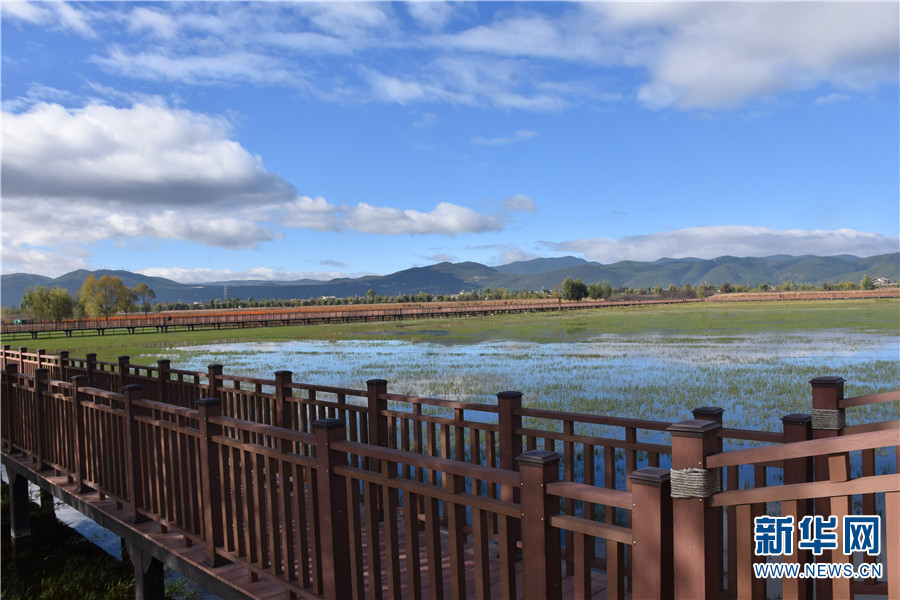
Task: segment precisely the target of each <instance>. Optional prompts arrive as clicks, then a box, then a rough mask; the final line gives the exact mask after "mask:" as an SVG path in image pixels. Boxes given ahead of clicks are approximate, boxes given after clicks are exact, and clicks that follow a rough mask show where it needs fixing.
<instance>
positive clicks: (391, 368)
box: [159, 331, 900, 430]
mask: <svg viewBox="0 0 900 600" xmlns="http://www.w3.org/2000/svg"><path fill="white" fill-rule="evenodd" d="M898 357H900V336H892V335H867V334H861V333H857V332H852V333H849V332H846V331H827V332H821V331H817V332H810V333H790V334H783V335H772V334H765V335H750V336H728V337H716V336H677V337H669V336H661V335H637V336H635V335H628V336H623V335H612V334H604V335H599V336H596V337H592V338H588V339H585V340H584V341H580V342H571V343H565V344H562V343H537V342H524V341H509V340H494V341H488V342H481V343H475V344H454V345H449V344H445V343H441V342H439V341H431V342H419V343H413V342H410V341H407V340H402V339H400V340H389V341H383V340H376V341H371V340H346V341H302V340H301V341H291V342H283V343H271V342H266V343H252V342H243V343H235V344H216V345H208V346H190V347H182V348H174V349H172V348H170V349H168V350H167V351H166V355H165V356H163V355H160V356H159V358H170V359H172V366H173V367H174V368H179V369H187V370H196V371H205V370H206V368H207V366H208V365H209V364H213V363H218V364H222V365H224V369H225V372H226V373H228V374H235V375H250V376H256V377H264V378H271V377H272V373H274V372H275V371H278V370H283V369H286V370H291V371H293V372H294V381H298V382H303V383H310V384H319V385H331V386H338V387H349V388H356V389H363V388H365V381H366V380H367V379H372V378H380V379H387V380H388V382H389V384H388V389H389V391H391V392H393V393H400V394H409V395H420V396H428V397H437V398H445V399H449V400H463V401H470V402H487V403H494V402H495V401H496V400H495V394H496V393H497V392H499V391H503V390H519V391H521V392H522V393H523V395H524V397H523V400H524V403H525V405H527V406H532V407H539V408H547V409H559V410H568V411H574V412H586V413H595V414H611V415H619V416H630V417H640V418H648V419H657V420H668V421H676V420H681V419H685V418H690V413H691V410H692V409H693V408H696V407H698V406H721V407H722V408H724V409H725V411H726V412H725V424H726V426H733V427H745V428H756V429H768V430H780V428H781V422H780V417H781V416H783V415H785V414H789V413H793V412H809V402H810V386H809V383H808V382H809V380H810V379H812V378H814V377H817V376H821V375H840V376H842V377H844V378H845V379H846V380H847V383H846V384H845V395H846V396H848V397H851V396H858V395H864V394H870V393H877V392H881V391H888V390H894V389H900V360H898ZM897 414H898V409H897V405H896V403H892V404H887V405H881V406H878V407H874V408H866V409H852V410H850V411H848V420H849V422H850V423H853V422H857V421H859V420H863V419H871V418H877V419H879V420H881V419H888V418H897Z"/></svg>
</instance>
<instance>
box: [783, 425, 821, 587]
mask: <svg viewBox="0 0 900 600" xmlns="http://www.w3.org/2000/svg"><path fill="white" fill-rule="evenodd" d="M781 423H782V430H783V432H784V443H785V444H792V443H794V442H802V441H806V440H810V439H812V417H811V416H810V415H801V414H791V415H786V416H784V417H782V418H781ZM812 478H813V470H812V459H811V458H810V457H804V458H792V459H788V460H785V461H784V484H785V485H790V484H794V483H807V482H809V481H812V480H813V479H812ZM811 511H812V502H811V501H810V500H785V501H784V502H782V503H781V514H782V516H784V517H789V516H792V517H794V523H799V522H800V519H802V518H803V517H805V516H806V515H809V514H811ZM781 560H782V562H796V563H800V564H805V563H809V562H812V561H811V560H810V555H809V550H801V549H799V548H794V551H793V552H792V553H791V555H790V556H785V557H783V558H782V559H781ZM782 586H783V588H782V589H783V590H784V597H785V598H806V597H807V588H808V587H809V583H808V581H807V580H806V579H803V578H802V577H785V578H784V579H783V580H782Z"/></svg>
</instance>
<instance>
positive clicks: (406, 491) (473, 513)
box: [0, 346, 900, 599]
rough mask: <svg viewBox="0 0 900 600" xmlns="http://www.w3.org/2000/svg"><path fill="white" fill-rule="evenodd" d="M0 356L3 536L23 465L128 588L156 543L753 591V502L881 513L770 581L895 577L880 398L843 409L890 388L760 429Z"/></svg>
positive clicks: (384, 568)
mask: <svg viewBox="0 0 900 600" xmlns="http://www.w3.org/2000/svg"><path fill="white" fill-rule="evenodd" d="M0 365H2V368H3V371H2V393H3V402H2V404H0V407H2V415H0V426H2V428H0V434H2V435H0V442H2V462H3V464H4V466H5V467H6V469H7V472H8V473H9V475H10V479H11V481H10V483H11V493H10V498H11V504H10V511H11V517H12V518H11V531H12V535H13V538H14V539H17V540H18V539H22V538H24V537H27V535H28V533H29V526H30V525H29V516H28V498H27V485H26V484H27V482H28V481H30V482H33V483H35V484H37V485H39V486H40V487H41V488H43V489H45V490H47V491H49V492H51V493H52V494H54V495H55V496H56V497H57V498H59V499H61V500H63V501H64V502H66V503H68V504H70V505H71V506H73V507H75V508H76V509H78V510H80V511H82V512H83V513H84V514H86V515H88V516H90V517H91V518H93V519H94V520H96V521H97V522H99V523H100V524H101V525H103V526H105V527H107V528H109V529H111V530H112V531H113V532H114V533H116V534H117V535H120V536H122V537H123V539H124V541H125V543H126V545H127V547H128V549H129V555H130V556H131V558H132V561H133V562H134V565H135V575H136V580H137V584H138V593H139V595H140V596H141V597H144V598H157V597H162V566H163V564H167V565H169V566H171V567H173V568H175V569H177V570H178V571H180V572H181V573H183V574H185V575H186V576H188V577H191V578H193V579H195V580H196V581H197V582H198V583H200V584H201V585H203V586H204V587H206V588H207V589H210V590H211V591H213V592H214V593H217V594H219V595H221V596H223V597H226V598H260V599H262V598H329V599H331V598H334V599H337V598H340V599H343V598H364V597H365V598H383V597H392V598H401V597H414V598H420V597H434V598H469V597H471V598H479V599H480V598H492V597H493V598H513V599H514V598H561V597H567V598H589V597H597V598H628V597H631V598H663V597H676V598H716V597H739V598H760V597H765V592H766V591H765V589H764V588H765V583H766V580H765V579H762V578H760V577H757V576H756V575H755V572H754V565H757V564H766V557H765V556H758V555H757V553H758V551H759V550H760V547H761V546H760V544H762V547H763V549H764V550H765V549H766V548H767V547H768V546H773V547H774V546H775V545H776V542H775V540H774V537H772V536H769V537H766V536H762V537H759V539H757V534H759V533H760V530H759V525H758V523H757V522H755V521H754V518H755V517H757V516H773V515H778V516H779V519H787V518H790V519H791V521H790V522H791V523H792V524H793V523H799V522H800V521H801V520H802V519H803V517H805V516H808V517H809V518H813V517H814V516H816V515H818V516H821V517H826V516H834V517H835V519H836V520H837V521H841V522H844V523H847V522H849V523H851V524H852V523H855V522H857V521H853V519H861V521H858V522H861V523H863V524H864V525H865V524H868V523H873V522H874V518H875V517H874V516H875V515H880V517H881V518H883V528H881V529H878V534H877V535H878V537H877V542H878V544H877V549H876V550H877V551H875V552H873V553H872V555H871V556H870V555H869V553H868V552H865V551H860V552H859V553H858V554H850V555H848V554H846V553H845V552H844V551H843V548H842V547H840V546H839V545H838V542H837V537H836V538H835V543H834V545H833V546H832V545H829V543H828V538H827V536H825V537H823V538H822V540H821V542H822V545H824V546H826V547H825V549H824V551H823V552H822V553H821V554H819V555H813V554H812V553H811V552H810V551H809V550H807V549H805V547H803V546H801V545H800V544H798V543H793V542H790V543H789V544H788V543H785V544H784V545H785V546H788V545H789V546H790V547H786V548H780V547H779V548H778V549H779V550H782V549H783V550H784V552H783V553H780V552H779V553H776V554H777V556H775V557H774V560H775V561H776V563H778V564H784V565H787V566H790V565H801V566H806V565H812V566H813V567H815V566H816V565H824V566H826V568H827V565H831V564H838V565H851V567H850V568H851V569H855V571H854V574H859V575H861V576H860V577H857V578H830V577H829V578H822V579H809V578H801V577H791V576H784V577H783V578H782V581H781V582H780V586H779V588H780V593H781V594H782V597H783V598H786V599H788V598H806V597H807V590H811V589H812V587H815V593H816V596H817V597H820V598H825V597H828V598H831V597H834V598H850V597H853V595H854V594H880V595H882V596H884V595H887V596H888V597H890V598H896V597H900V536H896V535H894V534H893V533H891V532H896V531H900V476H898V474H897V452H898V446H897V444H898V440H900V421H898V420H892V421H885V422H872V423H858V424H854V425H847V419H846V414H847V412H848V411H850V412H851V413H852V411H853V410H854V408H855V407H858V406H865V405H870V404H876V403H886V402H893V403H897V402H900V391H894V392H887V393H881V394H875V395H871V396H863V397H857V398H844V394H843V390H844V387H843V386H844V380H843V379H842V378H840V377H834V376H827V377H819V378H816V379H814V380H812V381H811V382H810V383H811V402H810V408H809V413H810V414H792V415H786V416H784V418H783V419H782V422H783V428H782V430H781V431H772V432H767V431H753V430H745V429H740V428H733V427H725V426H724V425H725V424H727V422H728V415H727V414H723V410H722V409H720V408H715V407H708V406H707V407H698V408H697V409H695V410H694V413H693V417H694V418H693V419H690V420H686V421H682V422H678V423H669V422H660V421H648V420H638V419H629V418H626V417H621V416H601V415H588V414H576V413H565V412H556V411H547V410H537V409H531V408H527V406H523V401H522V395H521V394H520V393H518V392H515V391H501V392H498V393H497V401H496V403H490V404H480V403H471V402H456V401H448V400H441V399H435V398H421V397H410V396H403V395H398V394H393V393H390V392H389V391H388V382H386V381H384V380H380V379H373V380H370V381H369V382H368V383H367V388H366V389H364V390H354V389H345V388H337V387H328V386H318V385H308V384H304V383H299V382H295V381H293V376H292V373H291V372H290V371H278V372H276V373H275V374H274V376H273V378H271V379H260V378H250V377H241V376H235V375H229V374H226V373H225V372H224V369H223V368H222V367H221V366H219V365H211V366H210V367H209V368H208V370H207V371H204V372H192V371H184V370H179V369H174V368H172V366H171V364H170V362H169V361H167V360H160V361H158V363H157V364H156V365H154V366H142V365H133V364H131V363H130V360H129V359H128V357H121V358H120V359H119V360H118V361H117V362H115V363H108V362H100V361H97V360H96V356H95V355H89V356H87V357H86V358H72V357H69V356H68V355H67V354H62V355H59V356H49V355H46V354H40V353H30V352H28V351H27V350H26V349H19V350H12V349H11V348H9V347H8V346H6V347H4V348H3V349H2V355H0ZM851 420H852V419H851ZM734 441H749V442H753V443H755V444H759V445H760V447H757V448H752V449H742V450H731V451H723V444H730V443H731V442H734ZM813 499H815V503H814V504H813V502H812V501H811V500H813ZM848 519H849V521H848ZM779 523H780V524H781V525H779V526H780V527H785V526H786V525H785V521H779ZM765 531H767V530H765V529H764V530H763V531H762V533H765ZM854 531H856V530H854ZM859 531H863V529H862V528H860V529H859ZM865 531H868V532H869V536H870V538H871V539H870V540H869V541H871V542H872V543H871V544H869V545H868V546H862V547H863V550H865V549H866V548H869V549H873V548H875V545H874V542H875V541H876V540H875V537H874V535H875V534H874V532H875V529H874V528H872V527H869V528H868V529H865ZM883 532H888V535H883ZM840 535H843V534H840ZM770 538H771V539H770ZM790 539H791V540H793V539H796V538H793V537H792V538H790ZM848 539H849V538H848ZM852 539H853V540H854V543H856V544H863V543H864V542H866V540H864V539H863V538H862V537H860V538H859V539H857V538H856V537H853V538H852ZM867 539H868V538H867ZM766 540H768V542H767V541H766ZM782 541H783V540H782V539H781V538H779V539H778V543H779V544H781V542H782ZM805 541H807V542H809V541H810V540H809V539H806V540H805ZM851 552H856V551H855V550H852V549H851ZM769 553H771V552H769ZM782 554H783V555H782ZM779 561H780V562H779ZM771 564H775V563H771ZM854 565H856V566H854ZM857 566H858V567H859V568H857ZM873 575H874V577H873ZM772 592H773V590H772V589H770V590H769V594H772Z"/></svg>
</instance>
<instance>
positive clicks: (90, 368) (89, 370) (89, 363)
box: [84, 352, 97, 387]
mask: <svg viewBox="0 0 900 600" xmlns="http://www.w3.org/2000/svg"><path fill="white" fill-rule="evenodd" d="M96 370H97V354H96V353H95V352H89V353H88V354H87V355H86V356H85V357H84V373H85V377H87V386H88V387H90V386H92V385H94V371H96Z"/></svg>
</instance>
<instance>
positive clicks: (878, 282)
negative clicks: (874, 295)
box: [872, 277, 894, 287]
mask: <svg viewBox="0 0 900 600" xmlns="http://www.w3.org/2000/svg"><path fill="white" fill-rule="evenodd" d="M872 283H873V284H874V285H875V287H884V286H886V285H891V284H893V283H894V282H893V281H891V280H890V279H888V278H887V277H876V278H874V279H873V280H872Z"/></svg>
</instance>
